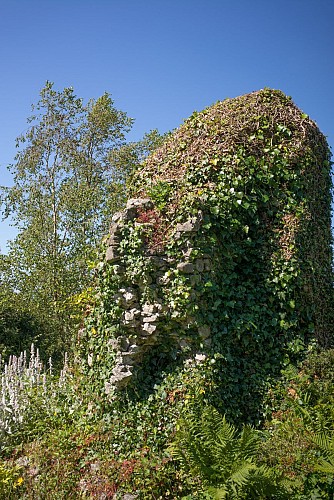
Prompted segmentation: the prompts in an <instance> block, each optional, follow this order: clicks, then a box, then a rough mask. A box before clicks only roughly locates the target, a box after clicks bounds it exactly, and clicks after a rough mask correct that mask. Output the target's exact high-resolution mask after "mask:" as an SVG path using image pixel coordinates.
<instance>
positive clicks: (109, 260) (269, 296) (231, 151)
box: [79, 89, 334, 422]
mask: <svg viewBox="0 0 334 500" xmlns="http://www.w3.org/2000/svg"><path fill="white" fill-rule="evenodd" d="M330 170H331V163H330V151H329V148H328V145H327V142H326V139H325V137H324V136H323V135H322V133H321V132H320V131H319V129H318V128H317V126H316V124H315V123H314V122H313V121H312V120H311V119H310V118H309V117H308V116H307V115H306V114H304V113H303V112H302V111H300V110H299V109H298V108H297V107H296V106H295V105H294V103H293V102H292V100H291V98H290V97H287V96H285V95H284V94H283V93H282V92H281V91H277V90H271V89H264V90H260V91H257V92H253V93H251V94H247V95H244V96H241V97H238V98H235V99H226V100H225V101H222V102H217V103H216V104H214V105H213V106H211V107H209V108H207V109H205V110H204V111H202V112H200V113H197V112H195V113H194V114H193V115H192V116H191V117H190V118H189V119H188V120H186V121H185V123H184V124H183V125H182V126H181V127H180V128H179V129H178V130H177V131H176V132H175V133H174V134H172V135H171V136H170V137H169V138H168V140H167V141H166V142H165V143H164V145H163V146H162V147H160V148H159V149H158V150H157V151H156V152H155V153H154V154H153V155H151V156H150V157H149V158H148V159H147V160H146V162H145V163H144V164H143V165H142V166H141V167H140V169H139V170H138V171H137V172H136V173H135V174H134V177H133V179H132V188H131V189H132V196H133V199H132V200H130V201H129V203H128V205H127V208H126V209H125V210H124V211H123V212H121V213H119V214H115V215H114V217H113V222H112V225H111V233H110V235H109V237H108V240H107V239H106V245H105V247H104V250H103V252H104V253H105V252H107V253H106V258H105V257H104V255H103V259H101V263H100V264H99V265H98V268H97V276H98V277H97V286H96V291H95V295H94V300H93V303H92V304H91V306H90V310H89V314H88V315H87V318H86V322H85V327H84V328H83V330H82V331H81V332H80V341H79V344H80V345H79V351H80V354H81V357H82V359H83V360H84V361H83V362H82V367H81V369H82V371H83V373H84V374H85V376H86V378H85V380H86V381H87V380H88V381H89V383H90V384H93V385H94V384H95V386H96V395H97V399H96V401H95V402H94V404H99V402H100V403H101V404H103V403H102V402H103V401H110V400H113V401H117V400H118V401H120V400H122V398H123V399H124V397H125V394H126V397H127V398H130V399H131V398H132V399H133V398H134V399H136V398H137V399H138V398H139V400H141V401H142V400H145V399H146V400H147V399H148V398H150V397H151V398H152V397H153V396H152V394H155V396H154V397H156V395H157V394H160V396H161V391H162V389H161V388H162V387H166V384H167V385H168V391H167V389H166V391H167V392H165V390H163V392H164V394H166V397H165V398H163V399H164V401H165V403H164V404H165V405H167V406H168V401H169V402H170V400H169V399H168V398H170V397H173V403H174V401H175V400H177V399H179V400H180V401H181V400H182V399H183V401H184V398H185V397H186V394H188V393H191V392H194V393H195V392H197V393H198V392H203V393H205V395H206V397H207V399H208V400H209V401H210V402H211V403H213V404H214V405H215V406H216V407H217V408H218V409H220V410H221V411H222V412H223V413H225V414H226V415H227V417H228V418H230V419H232V420H233V421H235V422H236V421H243V422H245V421H252V422H254V421H258V419H259V418H261V412H262V414H263V412H264V409H263V407H262V406H261V405H262V399H263V393H264V391H265V388H266V384H267V382H268V381H269V380H270V379H272V378H273V377H275V376H277V375H278V373H279V371H280V369H281V368H282V366H283V365H284V363H287V362H288V361H291V360H294V359H296V358H298V356H301V355H302V353H303V351H304V350H305V349H307V346H308V344H309V343H310V342H313V341H315V342H317V343H318V344H319V345H321V346H325V347H329V346H331V345H333V327H334V318H333V306H332V304H333V288H332V287H333V274H332V252H331V243H332V240H331V221H330V207H331V189H332V185H331V175H330ZM189 367H191V370H190V369H189ZM167 381H168V382H167ZM159 391H160V392H159ZM98 395H99V396H98ZM150 395H151V396H150ZM171 395H172V396H171ZM181 395H182V397H181ZM160 396H159V398H160ZM167 414H168V412H167V410H166V415H167ZM176 414H177V411H176V412H175V411H174V409H173V410H171V413H170V419H173V418H174V419H175V418H176V417H175V416H176ZM166 418H167V417H166Z"/></svg>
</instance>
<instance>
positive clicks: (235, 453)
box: [170, 406, 283, 500]
mask: <svg viewBox="0 0 334 500" xmlns="http://www.w3.org/2000/svg"><path fill="white" fill-rule="evenodd" d="M260 442H261V435H260V433H259V432H258V431H256V430H254V429H253V428H252V427H250V426H248V425H247V426H244V427H243V429H242V431H241V432H240V433H238V431H237V429H236V428H235V427H234V426H233V425H232V424H230V423H228V422H227V421H226V419H225V417H222V416H221V415H220V414H219V412H218V411H217V410H216V409H215V408H213V407H211V406H207V407H205V408H204V409H203V410H202V411H201V410H200V408H199V407H195V406H192V407H191V408H190V409H188V410H187V412H186V413H185V415H184V417H183V418H182V419H181V420H180V421H179V423H178V427H177V432H176V435H175V441H174V443H173V445H172V446H171V447H170V451H171V453H172V455H173V456H174V458H175V459H176V460H178V461H179V462H180V465H181V468H183V469H184V470H186V471H190V472H191V473H192V474H193V475H194V476H197V477H200V478H201V480H202V483H203V485H204V486H206V487H207V491H208V493H209V494H210V495H211V497H212V498H215V499H224V500H225V499H226V500H227V499H228V500H232V499H236V500H241V499H252V498H254V499H255V498H256V499H257V500H260V499H261V498H271V495H273V494H274V493H278V486H277V480H276V477H275V476H274V474H273V473H272V471H271V470H270V469H269V468H268V467H265V466H258V465H257V464H256V462H255V456H256V453H257V451H258V448H259V445H260ZM275 498H278V496H275ZM282 498H283V497H282Z"/></svg>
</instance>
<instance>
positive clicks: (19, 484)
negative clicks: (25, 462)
mask: <svg viewBox="0 0 334 500" xmlns="http://www.w3.org/2000/svg"><path fill="white" fill-rule="evenodd" d="M23 481H24V479H23V477H22V476H21V477H19V478H18V480H17V481H16V484H17V486H21V484H22V483H23Z"/></svg>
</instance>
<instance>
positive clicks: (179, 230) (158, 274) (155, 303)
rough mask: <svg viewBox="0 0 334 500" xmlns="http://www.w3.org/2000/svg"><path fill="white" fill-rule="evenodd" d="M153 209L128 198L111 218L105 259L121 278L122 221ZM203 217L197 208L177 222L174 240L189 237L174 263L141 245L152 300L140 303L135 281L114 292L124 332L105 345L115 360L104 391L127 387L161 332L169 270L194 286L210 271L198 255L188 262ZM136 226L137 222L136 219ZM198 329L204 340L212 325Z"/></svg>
mask: <svg viewBox="0 0 334 500" xmlns="http://www.w3.org/2000/svg"><path fill="white" fill-rule="evenodd" d="M153 207H154V205H153V203H152V201H151V200H150V199H148V198H138V199H130V200H128V202H127V205H126V208H125V209H124V210H123V211H122V212H117V213H116V214H114V216H113V217H112V222H111V226H110V235H109V239H108V247H107V250H106V256H105V259H106V261H107V262H108V263H109V264H110V265H112V266H113V271H114V274H117V275H120V276H122V275H123V274H125V272H126V268H125V266H124V265H123V264H122V262H120V261H121V254H120V251H119V245H120V242H121V240H122V229H123V227H124V225H125V224H127V223H128V222H129V221H135V220H136V218H137V217H138V215H139V214H140V213H142V212H143V211H145V210H151V209H152V208H153ZM202 219H203V216H202V214H201V213H200V212H199V213H198V217H192V218H191V219H189V220H188V221H186V222H184V223H179V224H177V225H176V229H175V233H174V235H173V238H174V239H180V238H181V236H182V235H186V237H187V242H186V246H185V247H184V250H183V259H184V260H182V261H180V262H177V263H175V262H174V260H173V259H171V258H170V257H168V256H167V255H151V254H149V253H148V252H147V253H145V248H144V249H143V255H144V256H145V258H147V259H148V262H149V263H150V266H151V269H152V271H151V273H150V276H148V277H146V282H145V286H147V285H148V286H150V288H151V291H152V292H154V293H152V294H151V295H152V297H153V298H154V297H155V299H154V300H152V302H151V303H144V304H142V305H140V302H141V296H142V284H141V282H140V281H138V282H137V283H134V284H133V286H128V287H124V288H120V289H119V290H118V292H117V293H116V294H115V295H114V300H115V301H116V302H117V304H118V305H119V306H120V307H121V308H122V309H123V311H124V312H123V315H122V319H121V325H122V327H123V329H124V330H125V332H126V333H125V334H123V335H121V336H120V337H118V338H116V339H110V341H109V346H110V347H111V349H112V350H113V351H114V352H116V361H115V366H114V368H113V370H112V374H111V377H110V380H109V382H108V383H106V385H105V391H106V393H107V394H111V393H112V392H113V391H115V390H116V391H117V390H120V389H122V388H124V387H126V386H127V385H128V383H129V382H130V381H131V378H132V377H133V372H134V369H135V367H137V366H138V365H140V362H141V360H142V359H143V356H144V354H145V353H146V352H147V350H148V349H150V347H151V346H153V345H155V344H156V343H157V342H158V340H159V335H160V333H161V328H159V326H160V325H161V322H162V321H163V319H164V318H165V317H166V315H168V314H171V311H169V309H168V307H167V306H166V305H164V304H163V289H164V287H165V286H166V285H167V284H168V283H169V281H170V279H171V278H170V276H171V275H172V274H173V272H175V271H176V272H179V273H181V274H185V275H187V276H188V279H189V282H190V283H191V284H195V283H197V282H198V281H199V280H200V276H199V273H201V272H204V271H208V270H210V260H209V259H208V258H197V259H195V260H193V261H192V262H191V261H190V260H189V259H190V258H191V255H192V251H193V248H192V246H191V241H190V240H191V238H193V237H194V236H195V235H196V233H197V231H199V229H200V227H201V223H202ZM135 224H138V223H137V222H135ZM144 225H145V224H144ZM171 316H172V314H171ZM190 320H191V321H190ZM189 321H190V323H191V322H192V321H193V319H191V318H188V322H189ZM198 332H199V336H200V338H202V339H203V340H204V341H205V342H207V341H208V339H209V337H210V329H209V328H208V327H205V326H204V327H200V328H199V329H198ZM170 337H171V338H174V339H175V340H176V341H177V342H178V344H179V345H180V346H181V347H182V346H188V345H189V342H188V341H187V340H186V339H184V338H183V339H180V338H179V334H178V332H171V333H170Z"/></svg>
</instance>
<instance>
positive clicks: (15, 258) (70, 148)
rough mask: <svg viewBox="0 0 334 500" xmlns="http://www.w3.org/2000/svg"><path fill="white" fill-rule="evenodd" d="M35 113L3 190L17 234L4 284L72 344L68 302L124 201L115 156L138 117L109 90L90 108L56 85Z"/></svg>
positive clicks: (42, 96)
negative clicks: (121, 106)
mask: <svg viewBox="0 0 334 500" xmlns="http://www.w3.org/2000/svg"><path fill="white" fill-rule="evenodd" d="M33 111H34V112H35V114H34V115H33V116H32V117H30V118H29V119H28V122H29V124H30V126H29V128H28V130H27V131H26V132H25V133H24V134H23V135H22V136H20V137H19V138H18V139H17V147H18V148H19V152H18V154H17V156H16V159H15V163H14V164H13V165H11V166H10V167H9V170H10V171H11V173H12V174H13V178H14V186H13V187H10V188H2V202H3V206H4V216H5V217H8V216H11V219H12V221H13V225H15V226H16V227H17V229H18V235H17V237H16V238H15V239H14V241H12V242H11V244H10V251H9V254H8V260H7V263H6V264H7V265H6V266H5V270H4V275H5V277H4V279H5V281H6V282H7V285H8V287H9V288H11V289H12V290H14V291H15V293H16V294H19V296H20V298H21V301H23V302H25V304H26V308H28V310H31V311H34V312H35V313H37V314H38V316H39V317H40V318H41V319H42V320H43V321H44V322H45V324H48V326H49V327H50V329H51V330H53V331H56V332H57V335H56V337H57V338H58V339H61V340H60V344H66V342H67V340H68V331H67V330H68V326H69V324H70V321H69V314H70V311H69V308H68V306H67V299H68V297H70V296H71V295H73V294H75V293H77V292H79V291H80V290H81V289H82V288H83V287H85V286H86V284H87V281H88V280H89V279H90V273H89V272H88V271H87V262H88V261H89V260H90V259H92V257H93V255H94V251H93V249H94V246H95V244H96V242H97V241H99V240H100V239H101V237H102V235H103V234H104V233H105V232H106V231H107V227H108V221H109V219H110V215H111V214H112V213H113V212H114V211H115V210H116V209H117V208H118V207H119V206H120V204H121V203H122V202H123V198H124V185H123V183H122V182H120V181H119V180H117V178H116V175H115V171H114V169H113V166H112V165H111V164H110V162H109V155H110V152H111V151H113V150H116V149H117V148H119V147H121V146H122V145H123V144H124V141H125V134H126V132H128V130H129V129H130V127H131V124H132V119H130V118H128V117H127V115H126V114H125V113H124V112H122V111H119V110H117V109H116V108H115V107H114V104H113V101H112V99H111V97H110V95H109V94H107V93H105V94H104V95H102V96H101V97H100V98H98V99H97V100H91V101H89V102H88V104H87V105H84V103H83V100H82V99H79V98H77V97H76V95H75V94H74V91H73V89H72V88H65V89H64V90H63V91H61V92H59V91H56V90H55V89H54V87H53V84H52V83H50V82H47V83H46V85H45V87H44V88H43V89H42V91H41V93H40V100H39V101H38V103H37V104H36V105H35V106H33ZM59 335H60V337H59Z"/></svg>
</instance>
